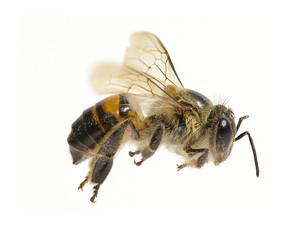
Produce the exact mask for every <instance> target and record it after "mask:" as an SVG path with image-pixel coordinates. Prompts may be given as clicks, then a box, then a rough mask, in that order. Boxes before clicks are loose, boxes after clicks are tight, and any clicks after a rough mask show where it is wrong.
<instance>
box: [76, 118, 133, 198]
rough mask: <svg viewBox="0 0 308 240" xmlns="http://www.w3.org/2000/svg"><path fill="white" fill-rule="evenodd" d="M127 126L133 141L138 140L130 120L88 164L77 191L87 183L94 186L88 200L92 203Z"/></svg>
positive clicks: (106, 141) (119, 127) (110, 137)
mask: <svg viewBox="0 0 308 240" xmlns="http://www.w3.org/2000/svg"><path fill="white" fill-rule="evenodd" d="M128 126H129V127H131V129H132V137H133V138H135V139H138V138H139V132H138V130H137V129H136V127H135V125H134V124H133V122H132V121H131V120H127V121H125V122H123V123H122V124H120V125H119V126H118V127H117V128H116V130H114V131H113V133H112V134H111V135H110V136H109V137H108V138H107V139H106V140H105V141H104V143H103V144H102V146H101V148H100V150H99V151H98V153H97V156H96V157H94V158H93V160H92V162H91V164H90V171H89V174H88V176H87V177H86V179H85V180H84V181H83V182H82V183H81V184H80V186H79V189H82V187H83V186H84V185H85V184H86V183H87V182H88V181H91V182H92V183H94V184H96V185H95V186H94V187H93V196H92V198H91V199H90V201H91V202H93V203H94V202H95V198H96V197H97V194H98V190H99V187H100V185H101V184H102V183H103V182H104V181H105V179H106V178H107V176H108V174H109V172H110V170H111V168H112V163H113V157H114V155H115V154H116V152H117V151H118V149H119V147H120V145H121V143H122V139H123V136H124V134H125V130H126V129H127V127H128Z"/></svg>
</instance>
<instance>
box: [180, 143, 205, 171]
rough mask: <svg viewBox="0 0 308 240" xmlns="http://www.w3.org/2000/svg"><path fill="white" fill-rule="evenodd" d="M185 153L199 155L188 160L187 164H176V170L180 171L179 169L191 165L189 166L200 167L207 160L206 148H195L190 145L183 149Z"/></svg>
mask: <svg viewBox="0 0 308 240" xmlns="http://www.w3.org/2000/svg"><path fill="white" fill-rule="evenodd" d="M185 151H186V153H187V154H188V156H190V157H191V156H196V155H199V156H198V158H196V159H195V160H193V161H192V162H190V163H189V164H187V163H184V164H181V165H177V167H178V171H180V170H181V169H183V168H185V167H188V166H191V167H195V168H202V167H203V165H204V164H205V163H206V162H208V153H209V151H208V149H206V148H197V149H192V148H190V147H187V148H186V149H185Z"/></svg>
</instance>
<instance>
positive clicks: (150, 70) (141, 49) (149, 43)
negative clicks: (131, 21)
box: [124, 32, 183, 88]
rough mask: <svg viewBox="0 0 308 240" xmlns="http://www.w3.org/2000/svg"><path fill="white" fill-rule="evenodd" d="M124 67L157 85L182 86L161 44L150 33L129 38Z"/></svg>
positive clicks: (140, 33) (137, 34)
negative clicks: (142, 75)
mask: <svg viewBox="0 0 308 240" xmlns="http://www.w3.org/2000/svg"><path fill="white" fill-rule="evenodd" d="M124 66H126V67H129V68H132V69H134V70H136V71H137V72H141V73H144V74H145V75H147V76H148V77H149V78H150V79H151V80H152V81H154V82H155V83H156V84H157V85H161V86H167V85H175V86H177V87H180V88H183V85H182V83H181V81H180V79H179V77H178V75H177V73H176V71H175V69H174V67H173V64H172V61H171V58H170V56H169V54H168V52H167V50H166V48H165V47H164V45H163V44H162V42H161V41H160V40H159V39H158V37H156V36H155V35H154V34H152V33H148V32H137V33H134V34H133V35H131V37H130V47H129V48H128V49H127V51H126V55H125V59H124Z"/></svg>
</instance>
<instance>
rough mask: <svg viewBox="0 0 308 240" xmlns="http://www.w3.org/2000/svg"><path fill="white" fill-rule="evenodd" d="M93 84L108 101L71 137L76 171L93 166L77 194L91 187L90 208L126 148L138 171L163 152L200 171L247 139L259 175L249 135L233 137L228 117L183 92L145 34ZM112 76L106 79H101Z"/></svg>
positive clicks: (89, 112) (163, 53)
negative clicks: (129, 147)
mask: <svg viewBox="0 0 308 240" xmlns="http://www.w3.org/2000/svg"><path fill="white" fill-rule="evenodd" d="M105 70H106V71H105V73H103V74H101V75H100V77H98V78H97V79H96V80H97V81H96V82H94V84H95V86H96V89H97V90H98V91H99V92H100V93H102V94H113V95H111V96H109V97H107V98H106V99H103V100H102V101H100V102H98V103H96V104H95V105H94V106H92V107H90V108H88V109H86V110H85V111H83V113H82V114H81V116H80V117H79V118H77V120H76V121H75V122H74V123H73V124H72V130H71V133H70V134H69V136H68V139H67V140H68V144H69V148H70V153H71V156H72V158H73V164H79V163H81V162H82V161H84V160H86V159H88V158H91V161H90V164H89V172H88V174H87V176H86V178H85V180H84V181H83V182H82V183H81V184H80V185H79V187H78V189H81V190H82V188H83V187H84V185H85V184H86V183H87V182H90V183H93V184H94V187H93V196H92V197H91V199H90V201H91V202H95V199H96V197H97V195H98V190H99V188H100V186H101V184H102V183H103V182H104V181H105V179H106V178H107V176H108V174H109V172H110V170H111V168H112V164H113V159H114V157H115V154H116V153H117V152H118V151H119V148H120V147H121V146H122V145H123V144H124V143H125V142H128V141H132V142H134V143H135V144H136V145H137V150H136V151H130V152H129V156H130V157H134V156H137V155H139V157H140V160H139V161H136V160H134V163H135V164H136V165H137V166H140V165H141V164H142V163H143V162H145V161H146V160H147V159H149V158H150V157H152V156H153V155H154V153H155V152H156V151H157V149H158V148H159V147H160V146H161V145H162V144H165V145H166V146H168V147H169V148H170V149H171V150H172V151H174V152H175V153H177V154H179V155H181V156H182V157H183V158H184V159H185V161H184V163H182V164H180V165H177V170H178V171H179V170H181V169H183V168H186V167H193V168H198V169H199V168H202V167H203V166H204V165H205V164H206V163H208V162H209V161H212V162H213V163H214V164H215V165H219V164H220V163H222V162H224V161H225V160H226V159H227V158H228V156H229V155H230V153H231V150H232V147H233V143H234V142H236V141H238V140H239V139H241V138H243V137H244V136H246V135H247V136H248V138H249V141H250V144H251V148H252V152H253V156H254V162H255V168H256V175H257V176H259V166H258V161H257V154H256V150H255V146H254V142H253V139H252V137H251V135H250V133H249V132H248V131H245V132H243V133H241V134H239V135H238V136H237V137H236V135H237V132H238V130H239V128H240V125H241V123H242V121H243V120H244V119H246V118H248V116H244V117H241V118H239V120H238V123H237V124H235V117H234V114H233V111H232V110H231V109H230V108H228V107H226V106H225V105H224V104H218V105H214V104H213V103H212V102H211V101H210V100H209V99H208V98H207V97H206V96H204V95H202V94H201V93H199V92H196V91H194V90H190V89H186V88H184V86H183V84H182V82H181V81H180V78H179V77H178V75H177V73H176V71H175V69H174V67H173V64H172V61H171V59H170V56H169V54H168V52H167V50H166V49H165V47H164V45H163V44H162V42H161V41H160V40H159V39H158V38H157V37H156V36H155V35H154V34H151V33H148V32H137V33H134V34H133V35H132V36H131V38H130V47H129V48H128V49H127V51H126V55H125V59H124V63H123V66H121V67H115V68H112V69H111V68H110V69H105ZM108 71H109V72H111V74H110V75H109V74H107V73H106V72H108Z"/></svg>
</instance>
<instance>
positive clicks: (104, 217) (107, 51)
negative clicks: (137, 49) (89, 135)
mask: <svg viewBox="0 0 308 240" xmlns="http://www.w3.org/2000/svg"><path fill="white" fill-rule="evenodd" d="M243 3H244V2H242V3H241V2H239V3H236V4H232V5H226V4H222V3H221V5H219V4H218V3H217V6H216V5H203V6H201V5H200V7H199V9H198V7H196V8H191V7H189V9H187V8H186V7H185V6H182V7H180V6H174V5H172V4H166V3H165V2H164V3H160V2H152V4H153V5H154V6H153V7H150V6H147V8H145V9H150V10H148V11H149V12H148V13H147V12H145V10H141V9H143V8H140V9H139V10H137V9H136V8H134V4H132V5H130V4H129V5H128V3H126V4H124V3H121V4H120V3H118V4H110V3H103V2H102V3H101V4H100V5H97V7H95V8H93V9H92V10H89V8H84V7H83V6H82V5H79V4H78V3H77V4H75V2H74V3H73V2H72V3H71V5H70V4H67V5H66V4H64V5H59V7H58V8H57V7H56V5H52V6H51V5H48V4H47V5H46V6H39V3H38V2H35V1H34V2H33V3H32V5H31V4H30V5H22V4H21V5H20V11H19V12H13V11H12V13H14V14H15V15H12V16H14V17H15V18H14V20H12V16H11V17H10V16H9V11H7V12H6V14H7V15H3V20H6V21H2V24H3V25H4V27H5V28H4V29H6V30H8V35H6V36H7V37H6V38H4V44H3V46H1V47H2V50H3V52H5V53H8V55H7V58H6V59H5V58H4V60H5V61H3V64H2V66H5V67H4V68H5V69H4V70H3V72H2V74H4V76H1V79H3V80H6V79H10V80H9V82H10V85H9V87H12V88H11V89H10V90H7V91H6V90H4V91H3V94H2V96H1V97H2V98H3V100H2V104H3V105H5V106H6V108H4V110H5V111H3V119H4V120H5V122H4V123H3V124H2V126H3V130H4V132H5V134H9V135H7V137H5V138H4V140H5V142H4V144H3V146H6V147H7V148H6V149H7V150H8V151H6V152H7V153H8V154H7V155H4V156H3V161H6V162H8V163H10V164H11V165H9V166H3V171H2V172H3V174H2V177H4V180H3V185H4V188H3V194H2V198H3V204H2V206H3V214H1V215H2V217H4V218H5V219H6V224H5V229H6V231H4V232H2V234H4V233H6V234H9V235H10V237H11V238H17V237H18V235H19V234H23V236H26V237H31V238H33V239H41V238H47V239H49V238H53V239H54V238H59V239H61V238H75V237H80V238H84V239H85V238H89V239H91V238H104V239H113V238H114V239H116V238H119V239H120V238H124V237H125V238H126V239H157V238H162V239H164V238H171V237H172V238H174V239H175V238H178V239H187V238H197V239H226V238H237V239H247V238H249V239H257V238H258V239H264V238H273V237H275V238H276V237H281V236H286V237H288V238H291V237H292V238H295V239H305V238H307V236H308V235H307V231H306V230H305V229H304V228H305V227H306V226H307V214H308V211H307V206H306V202H307V200H308V199H307V196H306V192H307V177H306V176H307V173H306V171H307V156H306V155H305V153H304V150H305V143H306V142H307V140H306V139H305V138H304V136H305V135H304V133H305V131H306V129H305V128H306V127H305V125H306V119H307V113H306V111H305V108H302V109H301V108H300V107H299V105H300V104H301V103H304V102H305V101H306V100H305V96H306V95H305V89H307V87H306V86H304V85H303V84H302V83H303V82H304V80H307V46H306V42H308V41H307V40H308V39H307V24H306V22H305V20H307V18H305V17H304V14H305V13H306V12H305V7H304V6H303V5H300V4H298V3H297V2H295V3H293V4H292V5H288V4H287V3H286V2H284V3H281V2H279V4H278V2H277V3H276V2H273V1H272V2H267V4H262V3H259V4H247V2H245V4H243ZM143 5H146V4H145V3H143ZM31 6H32V7H31ZM35 6H36V7H38V9H40V10H36V8H35ZM136 6H140V5H139V4H137V3H136ZM162 6H163V7H162ZM71 8H72V9H73V10H72V9H71ZM115 8H120V9H122V10H119V11H117V13H116V11H115V10H116V9H115ZM175 8H179V10H177V9H175ZM201 8H202V9H201ZM8 9H13V6H8ZM64 9H66V10H64ZM69 9H71V10H69ZM128 9H132V10H131V14H124V13H129V12H130V11H128ZM168 9H171V10H172V11H176V10H177V11H176V13H178V14H176V15H174V14H171V12H170V13H169V11H168ZM158 10H160V11H158ZM171 10H170V11H171ZM71 12H72V13H87V14H85V15H80V14H74V15H72V14H69V13H71ZM54 13H59V14H58V15H55V14H54ZM93 13H94V14H93ZM137 13H139V14H137ZM154 13H157V14H154ZM158 13H159V14H158ZM50 14H52V15H50ZM16 19H17V20H16ZM1 20H2V19H1ZM10 26H11V27H10ZM140 30H145V31H150V32H153V33H155V34H156V35H157V36H158V37H159V38H160V39H161V40H162V42H163V43H164V45H165V46H166V48H167V50H168V51H169V53H170V55H171V57H172V60H173V63H174V65H175V68H176V70H177V73H178V75H179V76H180V78H181V80H182V82H183V84H184V86H185V87H187V88H191V89H194V90H197V91H199V92H202V93H203V94H204V95H206V96H207V97H209V98H211V99H213V100H214V102H219V101H222V100H228V106H229V107H231V108H232V109H233V111H234V112H235V115H236V116H237V117H240V116H243V115H246V114H249V115H250V118H249V119H247V120H245V121H244V122H243V124H242V127H241V131H245V130H249V131H250V133H251V134H252V137H253V138H254V141H255V145H256V149H257V153H258V158H259V164H260V170H261V173H260V177H259V178H256V177H255V169H254V163H253V157H252V152H251V148H250V144H249V141H248V139H246V137H245V138H244V139H242V140H241V141H239V142H237V143H236V144H235V146H234V148H233V151H232V154H231V156H230V157H229V159H228V160H227V161H226V162H225V163H223V164H222V165H220V166H218V167H215V166H213V165H212V164H208V165H206V166H205V167H204V168H203V169H201V170H195V169H183V170H182V171H180V172H177V171H176V164H179V163H181V162H180V159H179V157H178V156H177V155H175V154H172V153H169V152H167V151H166V150H165V149H160V150H159V151H158V152H157V153H156V154H155V156H153V157H152V158H151V159H149V160H148V161H147V162H146V163H144V164H143V165H142V166H141V167H139V168H137V167H136V166H135V165H134V164H133V160H132V159H130V158H129V157H128V154H127V152H128V151H129V149H130V147H129V146H126V147H125V148H124V149H122V151H121V152H120V153H119V154H118V156H117V158H116V160H115V161H114V166H113V169H112V171H111V173H110V175H109V176H108V178H107V180H106V181H105V182H104V184H103V185H102V187H101V189H100V192H99V195H98V199H97V203H95V204H92V203H91V202H89V198H90V197H91V196H92V191H91V187H90V186H89V185H86V186H85V187H84V191H83V192H81V191H79V190H77V187H78V185H79V183H80V182H81V181H82V180H83V179H84V177H85V175H86V173H87V164H86V163H83V164H80V165H78V166H74V165H72V164H71V162H72V161H71V157H70V154H69V151H68V145H67V142H66V138H67V135H68V134H69V132H70V125H71V123H72V122H73V121H74V120H75V119H76V118H77V117H78V116H79V115H80V114H81V112H82V111H83V110H84V109H86V108H88V107H90V106H91V105H93V104H95V103H96V102H98V101H99V100H101V99H102V98H103V96H99V95H96V94H95V93H94V91H93V89H92V88H91V84H90V81H89V79H90V74H91V70H92V68H93V66H94V65H95V64H97V63H100V62H104V61H113V62H118V63H121V61H122V60H123V56H124V52H125V49H126V47H127V46H128V38H129V35H130V34H131V33H133V32H135V31H140ZM13 32H14V33H13ZM14 34H15V35H14ZM9 47H12V51H10V50H9ZM7 63H11V64H10V65H8V64H7ZM16 79H20V81H19V82H20V83H21V84H20V85H18V88H17V89H18V90H19V91H20V92H17V93H20V97H18V96H16V98H15V99H12V100H11V97H12V96H11V94H13V92H12V91H11V90H12V89H13V88H14V89H15V93H16V83H17V81H16ZM1 81H2V80H1ZM3 84H4V82H3ZM18 105H20V106H21V114H18V113H15V114H17V116H15V117H13V116H14V115H13V114H14V111H17V109H18V107H17V106H18ZM17 119H18V120H17ZM12 126H16V127H15V128H14V127H12ZM15 131H16V132H15ZM14 132H15V133H14ZM13 133H14V134H13ZM20 133H21V142H20V143H21V144H20V148H19V147H16V145H15V146H14V145H13V143H14V142H18V141H19V140H18V139H19V137H20ZM293 133H296V135H293ZM5 136H6V135H5ZM16 139H17V140H16ZM20 150H21V151H20ZM19 177H20V178H19Z"/></svg>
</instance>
